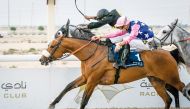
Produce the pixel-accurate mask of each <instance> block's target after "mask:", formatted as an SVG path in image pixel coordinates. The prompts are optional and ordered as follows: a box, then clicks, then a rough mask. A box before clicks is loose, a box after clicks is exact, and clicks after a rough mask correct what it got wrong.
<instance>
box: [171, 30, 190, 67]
mask: <svg viewBox="0 0 190 109" xmlns="http://www.w3.org/2000/svg"><path fill="white" fill-rule="evenodd" d="M174 37H175V38H176V39H175V40H176V46H177V47H178V49H179V52H180V53H181V54H182V56H183V58H184V60H185V62H186V64H188V65H190V52H189V51H190V41H182V42H178V41H180V40H184V39H186V38H189V37H190V33H188V32H186V31H184V30H182V29H181V28H179V27H177V28H176V31H175V36H174Z"/></svg>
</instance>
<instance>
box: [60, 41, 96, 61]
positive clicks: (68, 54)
mask: <svg viewBox="0 0 190 109" xmlns="http://www.w3.org/2000/svg"><path fill="white" fill-rule="evenodd" d="M91 42H92V40H90V41H89V42H88V43H87V44H85V45H83V46H82V47H80V48H78V49H76V50H75V51H73V52H71V53H65V54H63V57H61V58H58V59H56V60H61V59H64V58H67V57H69V56H71V55H74V54H75V53H77V52H78V51H80V50H81V49H83V48H85V47H86V46H88V45H89V44H90V43H91ZM61 45H62V43H61ZM96 49H97V47H96ZM92 55H93V54H92ZM90 57H91V56H90ZM90 57H88V58H87V59H89V58H90ZM87 59H85V60H87ZM83 61H84V60H83Z"/></svg>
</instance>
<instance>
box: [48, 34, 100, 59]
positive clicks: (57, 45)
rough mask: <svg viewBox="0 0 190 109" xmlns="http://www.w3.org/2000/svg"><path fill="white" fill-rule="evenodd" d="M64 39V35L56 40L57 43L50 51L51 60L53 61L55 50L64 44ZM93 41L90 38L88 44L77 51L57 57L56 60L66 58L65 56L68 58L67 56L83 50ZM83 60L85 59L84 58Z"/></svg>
mask: <svg viewBox="0 0 190 109" xmlns="http://www.w3.org/2000/svg"><path fill="white" fill-rule="evenodd" d="M63 40H64V39H63V37H62V38H61V39H60V40H56V41H57V44H56V45H55V46H54V47H53V49H52V51H51V53H50V56H49V57H48V60H50V62H51V61H53V54H54V53H55V51H56V50H57V49H58V48H59V47H60V46H61V45H63V44H62V43H63ZM91 42H92V40H90V41H89V42H88V43H87V44H85V45H83V46H81V47H80V48H78V49H76V50H75V51H73V52H71V53H64V54H63V56H62V57H61V58H57V59H55V60H61V59H65V58H67V57H69V56H71V55H74V54H75V53H77V52H79V51H80V50H82V49H83V48H85V47H87V46H88V45H89V44H90V43H91ZM96 49H97V47H96ZM68 51H70V50H68ZM85 60H87V59H85ZM82 61H84V60H82Z"/></svg>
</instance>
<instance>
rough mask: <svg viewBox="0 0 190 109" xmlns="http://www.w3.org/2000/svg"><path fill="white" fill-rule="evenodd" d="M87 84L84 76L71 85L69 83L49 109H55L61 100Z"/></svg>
mask: <svg viewBox="0 0 190 109" xmlns="http://www.w3.org/2000/svg"><path fill="white" fill-rule="evenodd" d="M85 83H86V79H85V78H84V77H82V76H80V77H79V78H77V79H75V80H74V81H72V82H71V83H69V84H68V85H67V86H66V87H65V89H64V90H63V91H62V92H61V93H60V94H59V96H57V98H56V99H55V100H54V101H53V102H52V103H51V104H50V106H49V109H54V108H55V104H56V103H58V102H59V101H60V100H61V98H62V97H63V96H64V95H65V94H66V93H67V92H68V91H70V90H72V89H74V88H77V87H80V86H82V85H84V84H85Z"/></svg>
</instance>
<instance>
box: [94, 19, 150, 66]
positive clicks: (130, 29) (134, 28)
mask: <svg viewBox="0 0 190 109" xmlns="http://www.w3.org/2000/svg"><path fill="white" fill-rule="evenodd" d="M115 27H116V28H118V30H117V31H115V32H113V33H110V34H108V35H105V36H93V37H92V40H97V39H100V38H113V37H117V36H122V35H125V34H127V33H129V35H128V36H127V37H124V39H123V40H122V41H121V42H118V43H116V47H115V52H118V51H119V50H120V49H121V48H122V47H124V50H123V52H122V55H121V56H120V60H121V64H122V65H125V61H126V60H127V58H128V55H129V52H130V46H129V43H130V44H131V42H132V41H134V42H138V46H144V45H145V44H144V43H143V41H144V40H148V39H152V38H153V36H154V33H153V31H152V30H151V29H150V28H149V27H148V26H147V25H146V24H145V23H143V22H140V21H130V20H129V19H127V17H125V16H122V17H120V18H119V19H118V20H117V23H116V24H115ZM145 50H146V48H145ZM147 50H148V49H147Z"/></svg>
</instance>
